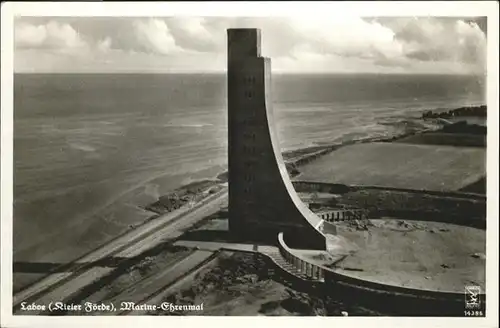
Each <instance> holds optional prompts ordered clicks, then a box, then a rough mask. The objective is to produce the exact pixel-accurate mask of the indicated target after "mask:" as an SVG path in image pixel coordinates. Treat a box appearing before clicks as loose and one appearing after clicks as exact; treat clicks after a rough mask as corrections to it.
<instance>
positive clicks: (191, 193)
mask: <svg viewBox="0 0 500 328" xmlns="http://www.w3.org/2000/svg"><path fill="white" fill-rule="evenodd" d="M462 114H464V115H467V117H470V116H473V115H472V114H477V115H478V117H481V118H483V117H486V105H479V106H465V107H459V108H455V109H452V110H448V111H443V110H441V109H436V110H434V111H426V112H423V113H422V116H421V117H420V118H417V119H414V120H411V119H406V120H404V122H405V124H407V123H408V122H412V123H417V122H424V121H428V120H429V119H433V118H442V116H443V115H444V116H446V117H448V116H453V117H457V116H461V115H462ZM444 116H443V117H444ZM394 124H398V122H395V123H394ZM435 124H436V125H435V127H434V128H429V127H424V125H421V126H420V127H415V126H408V127H406V128H405V130H404V131H403V132H401V133H397V134H394V135H389V136H382V137H380V136H377V137H366V138H360V139H353V140H346V141H342V142H337V143H327V144H315V145H312V146H306V147H301V148H297V149H292V150H286V151H283V152H282V156H283V160H284V162H285V164H286V167H287V170H288V174H289V175H290V178H293V177H295V176H297V175H298V174H300V171H299V170H298V168H299V167H300V166H301V165H304V164H307V163H308V162H310V161H313V160H315V159H317V158H319V157H321V156H323V155H325V154H328V153H330V152H332V151H335V150H338V149H340V148H342V147H345V146H350V145H354V144H363V143H371V142H395V141H398V140H401V139H404V138H408V137H413V136H421V135H424V134H426V133H429V132H436V133H439V132H441V131H443V132H450V133H459V132H462V131H461V130H465V132H472V133H473V134H480V133H482V132H483V131H485V129H479V132H477V130H478V129H477V128H476V126H475V125H474V124H467V123H466V122H465V123H462V122H457V123H452V124H447V123H445V122H441V121H436V122H435ZM454 127H456V128H454ZM471 130H472V131H471ZM458 143H460V142H458ZM456 146H460V144H457V145H456ZM464 146H467V144H465V145H464ZM227 172H228V171H227V170H225V171H222V172H220V173H219V174H217V175H216V176H214V177H212V178H206V179H200V180H196V181H192V182H190V183H188V184H185V185H182V186H180V187H178V188H176V189H174V190H172V191H171V192H169V193H167V194H164V195H161V196H160V197H159V199H158V200H157V201H156V202H153V203H150V204H147V205H146V206H144V207H141V208H142V209H144V210H145V211H149V212H153V213H155V214H153V215H151V216H150V217H149V218H147V219H146V220H145V221H144V222H143V223H145V222H148V221H150V220H154V219H155V218H157V217H158V216H160V215H163V214H166V213H169V212H171V211H173V210H176V209H178V208H180V207H182V206H185V205H187V204H193V203H197V202H201V201H203V199H205V198H206V197H208V196H210V194H213V193H216V192H218V191H220V190H221V189H222V188H223V187H224V184H226V183H227V182H228V181H227ZM481 180H484V178H481V179H480V180H479V181H475V182H474V183H473V184H472V185H471V186H467V187H465V188H463V189H464V191H466V190H468V189H470V188H472V189H473V190H475V189H477V186H476V185H477V184H480V183H481ZM458 192H460V191H458ZM141 224H142V223H141ZM138 225H140V224H138ZM138 225H136V226H138ZM134 227H135V226H134ZM131 228H132V227H131Z"/></svg>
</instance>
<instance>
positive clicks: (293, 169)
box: [15, 118, 481, 291]
mask: <svg viewBox="0 0 500 328" xmlns="http://www.w3.org/2000/svg"><path fill="white" fill-rule="evenodd" d="M423 121H424V119H423V118H415V119H405V120H404V122H413V123H421V122H423ZM394 124H400V122H395V123H394ZM405 124H407V123H405ZM444 126H445V125H443V124H440V123H439V122H438V123H436V125H435V126H433V127H432V128H430V127H428V126H425V125H424V124H417V125H415V124H409V126H407V128H406V129H405V130H403V131H401V132H399V133H395V134H393V135H389V136H376V137H366V138H360V139H354V140H347V141H342V142H336V143H333V142H332V143H328V144H316V145H312V146H307V147H302V148H297V149H293V150H287V151H284V152H282V155H283V158H284V160H285V163H286V166H287V169H288V172H289V174H290V177H291V178H293V177H294V176H296V175H297V174H298V173H300V172H299V168H300V166H301V165H304V164H307V163H309V162H310V161H313V160H315V159H318V158H319V157H321V156H323V155H325V154H328V153H330V152H332V151H335V150H337V149H340V148H342V147H344V146H349V145H354V144H358V143H370V142H394V141H397V140H399V139H404V138H407V137H412V136H415V135H424V134H425V133H428V132H435V131H438V130H439V129H442V128H443V127H444ZM474 184H481V183H480V182H475V183H474ZM224 188H227V170H224V171H221V172H220V173H218V174H217V175H215V176H212V177H207V178H202V179H199V180H195V181H191V182H190V183H188V184H185V185H182V186H180V187H178V188H176V189H174V190H172V191H170V192H168V193H166V194H163V195H161V196H160V197H159V198H158V199H157V200H156V201H154V202H152V203H148V204H146V205H144V204H143V205H136V206H137V207H138V208H140V209H141V210H144V212H145V214H146V215H145V216H146V217H145V218H144V219H141V220H140V221H138V222H137V223H135V224H130V225H129V226H128V227H125V229H124V230H123V232H122V233H127V232H130V231H133V230H134V229H137V228H139V227H141V226H142V225H144V224H147V223H148V222H151V221H154V220H156V219H158V218H159V217H161V216H162V215H166V214H169V213H171V212H175V211H176V210H179V209H181V210H182V208H185V209H189V208H192V207H194V206H196V205H197V204H199V203H201V202H203V201H205V200H206V199H207V197H210V195H212V194H216V193H218V192H220V191H221V190H223V189H224ZM470 188H474V186H470ZM118 235H121V234H118ZM111 240H113V238H111ZM108 242H109V241H108ZM108 242H104V243H99V244H96V245H95V247H92V249H91V250H90V252H92V250H94V249H96V248H99V247H102V246H103V245H106V244H107V243H108ZM21 274H22V273H21ZM48 274H49V273H48ZM15 275H16V274H15ZM29 285H30V283H28V284H27V285H24V286H18V287H19V289H18V291H19V290H22V289H24V288H26V287H27V286H29Z"/></svg>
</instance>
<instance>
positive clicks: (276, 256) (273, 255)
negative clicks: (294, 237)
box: [259, 247, 323, 281]
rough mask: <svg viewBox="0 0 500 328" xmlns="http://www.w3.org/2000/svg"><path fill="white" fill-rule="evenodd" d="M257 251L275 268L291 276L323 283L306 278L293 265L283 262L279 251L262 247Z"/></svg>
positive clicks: (283, 259)
mask: <svg viewBox="0 0 500 328" xmlns="http://www.w3.org/2000/svg"><path fill="white" fill-rule="evenodd" d="M259 251H260V252H261V253H262V254H264V255H266V256H267V257H269V258H270V259H271V260H272V261H273V262H274V263H275V264H276V265H277V266H279V267H280V268H282V269H283V270H285V271H286V272H288V273H291V274H292V275H294V276H296V277H298V278H300V279H303V280H306V281H323V280H322V279H321V280H320V279H316V278H312V277H308V276H306V274H305V273H303V272H301V271H300V270H299V269H297V268H296V267H295V266H294V265H293V264H291V263H289V262H288V261H287V260H285V258H284V257H283V256H282V255H281V253H280V252H279V250H278V249H277V248H275V247H272V248H269V249H267V248H264V247H262V248H260V247H259Z"/></svg>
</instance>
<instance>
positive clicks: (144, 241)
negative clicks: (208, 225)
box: [13, 189, 227, 314]
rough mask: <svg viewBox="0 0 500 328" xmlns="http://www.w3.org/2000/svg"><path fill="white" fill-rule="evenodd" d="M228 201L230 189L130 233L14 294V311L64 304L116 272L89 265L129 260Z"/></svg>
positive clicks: (174, 236)
mask: <svg viewBox="0 0 500 328" xmlns="http://www.w3.org/2000/svg"><path fill="white" fill-rule="evenodd" d="M226 201H227V189H224V190H222V191H220V192H218V193H216V194H214V195H211V196H209V198H207V199H205V200H203V201H201V202H200V203H199V204H196V205H194V206H193V207H192V208H188V209H183V211H174V212H171V213H168V214H166V215H164V216H161V217H159V218H157V219H154V220H152V221H150V222H147V223H145V224H144V225H141V226H140V227H138V228H136V229H134V230H131V231H130V232H127V233H126V234H124V235H122V236H120V237H119V238H116V239H114V240H112V241H111V242H109V243H108V244H106V245H103V246H102V247H100V248H98V249H96V250H95V251H93V252H91V253H89V254H87V255H85V256H83V257H82V258H80V259H78V260H77V261H75V262H74V268H73V270H72V272H63V273H56V274H50V275H48V276H47V277H45V278H43V279H41V280H39V281H38V282H36V283H34V284H33V285H31V286H29V287H28V288H26V289H24V290H22V291H20V292H19V293H17V294H16V295H14V298H13V303H14V308H15V309H14V310H15V312H16V313H19V311H16V310H18V309H17V308H18V307H19V305H20V304H21V302H23V301H26V302H28V303H31V302H36V303H37V304H46V305H48V304H49V302H51V301H63V300H65V299H67V298H69V297H71V296H72V295H74V294H75V293H77V292H78V291H79V290H80V289H81V288H83V287H84V286H86V285H88V284H90V283H92V282H93V281H96V280H97V279H99V278H101V277H103V276H105V275H106V274H108V273H109V272H110V271H111V270H113V268H107V267H89V265H88V264H89V263H92V262H95V261H98V260H100V259H102V258H104V257H109V256H117V257H128V258H130V257H133V256H136V255H138V254H140V253H142V252H143V251H145V250H147V249H150V248H152V247H154V246H156V245H158V244H159V243H161V242H162V241H164V240H167V239H173V238H176V237H179V236H180V235H182V233H183V232H184V230H185V229H187V228H189V227H190V226H192V225H193V224H195V223H196V222H198V221H200V220H202V219H203V218H205V217H207V216H209V215H212V214H214V213H216V212H217V211H219V210H220V209H221V207H222V206H223V205H224V204H225V203H226ZM21 313H22V312H21ZM22 314H24V313H22ZM30 314H36V313H33V312H30Z"/></svg>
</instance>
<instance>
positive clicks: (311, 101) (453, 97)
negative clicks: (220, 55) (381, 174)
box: [13, 74, 486, 263]
mask: <svg viewBox="0 0 500 328" xmlns="http://www.w3.org/2000/svg"><path fill="white" fill-rule="evenodd" d="M485 83H486V82H485V77H483V76H481V77H478V76H450V75H331V74H324V75H321V74H317V75H295V74H288V75H287V74H283V75H274V76H273V81H272V92H273V94H272V95H273V101H274V110H275V115H276V118H277V125H278V126H277V130H278V136H279V139H280V145H281V148H282V150H283V151H286V150H293V149H298V148H303V147H308V146H314V145H321V144H328V143H339V142H343V141H347V140H352V139H361V138H366V137H376V136H390V135H394V134H397V133H400V132H401V131H402V129H404V124H402V122H405V121H407V120H409V119H415V118H418V117H419V116H421V114H422V112H423V111H425V110H433V109H451V108H456V107H460V106H466V105H481V104H485V103H486V99H485V92H486V90H485V89H486V88H485ZM226 111H227V108H226V79H225V75H224V74H15V76H14V218H13V220H14V221H13V227H14V231H13V233H14V234H13V237H14V253H13V254H14V261H24V262H51V263H65V262H68V261H71V260H73V259H75V258H77V257H79V256H81V255H83V254H84V253H86V252H88V251H90V250H92V249H94V248H96V247H98V246H99V245H101V244H102V243H105V242H106V241H108V240H110V239H111V238H113V237H115V236H117V235H118V234H119V233H121V232H123V231H125V230H127V229H129V227H130V226H131V225H135V224H138V223H141V222H143V221H144V220H145V219H147V218H148V217H150V216H151V215H152V214H153V213H151V212H148V211H145V210H144V209H143V207H144V206H146V205H147V204H149V203H152V202H154V201H156V200H157V198H158V197H159V196H161V195H162V194H166V193H168V192H169V191H171V190H173V189H175V188H178V187H180V186H182V185H184V184H187V183H190V182H193V181H197V180H201V179H207V178H208V179H210V178H214V177H215V176H217V175H218V174H219V173H221V172H223V171H225V170H226V169H227V137H226V136H227V112H226ZM355 164H356V163H353V165H355Z"/></svg>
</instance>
